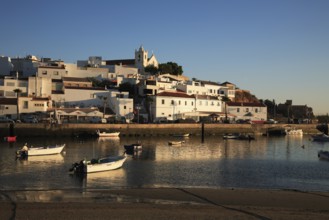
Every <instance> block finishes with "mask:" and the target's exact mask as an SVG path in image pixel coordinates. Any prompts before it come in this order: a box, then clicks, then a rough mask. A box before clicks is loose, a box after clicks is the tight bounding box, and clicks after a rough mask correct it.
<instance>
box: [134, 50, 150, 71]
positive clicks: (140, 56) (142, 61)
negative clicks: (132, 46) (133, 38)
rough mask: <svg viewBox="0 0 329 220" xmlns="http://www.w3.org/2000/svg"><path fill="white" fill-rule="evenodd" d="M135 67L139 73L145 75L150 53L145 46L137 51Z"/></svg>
mask: <svg viewBox="0 0 329 220" xmlns="http://www.w3.org/2000/svg"><path fill="white" fill-rule="evenodd" d="M135 65H136V67H137V68H138V72H140V73H144V67H146V66H147V65H148V52H147V51H146V50H144V48H143V46H140V48H139V49H138V50H135Z"/></svg>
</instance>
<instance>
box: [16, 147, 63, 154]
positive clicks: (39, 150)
mask: <svg viewBox="0 0 329 220" xmlns="http://www.w3.org/2000/svg"><path fill="white" fill-rule="evenodd" d="M64 147H65V144H61V145H52V146H43V147H33V146H31V147H27V145H26V144H25V146H24V147H23V148H22V149H21V150H18V151H17V152H16V154H17V157H24V156H25V157H26V156H43V155H53V154H59V153H61V152H62V151H63V149H64Z"/></svg>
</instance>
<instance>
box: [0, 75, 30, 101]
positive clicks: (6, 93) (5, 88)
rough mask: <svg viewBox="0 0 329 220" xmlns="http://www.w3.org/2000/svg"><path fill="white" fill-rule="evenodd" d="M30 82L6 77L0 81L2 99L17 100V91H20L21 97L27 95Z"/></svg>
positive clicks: (24, 79)
mask: <svg viewBox="0 0 329 220" xmlns="http://www.w3.org/2000/svg"><path fill="white" fill-rule="evenodd" d="M27 86H28V80H27V79H26V78H22V79H18V78H16V77H10V76H5V77H3V78H1V79H0V97H6V98H16V93H15V92H14V90H15V89H20V90H21V93H20V95H22V96H26V95H27Z"/></svg>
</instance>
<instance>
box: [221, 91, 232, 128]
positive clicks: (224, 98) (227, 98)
mask: <svg viewBox="0 0 329 220" xmlns="http://www.w3.org/2000/svg"><path fill="white" fill-rule="evenodd" d="M222 101H223V102H224V104H225V121H224V123H228V119H227V105H226V103H227V102H230V101H231V99H230V98H229V97H227V96H224V97H223V98H222Z"/></svg>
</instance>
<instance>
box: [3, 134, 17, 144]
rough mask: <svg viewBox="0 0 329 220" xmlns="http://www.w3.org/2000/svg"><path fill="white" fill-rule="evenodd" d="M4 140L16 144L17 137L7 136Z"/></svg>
mask: <svg viewBox="0 0 329 220" xmlns="http://www.w3.org/2000/svg"><path fill="white" fill-rule="evenodd" d="M4 140H5V141H6V142H9V143H12V142H16V136H7V137H5V138H4Z"/></svg>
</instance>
